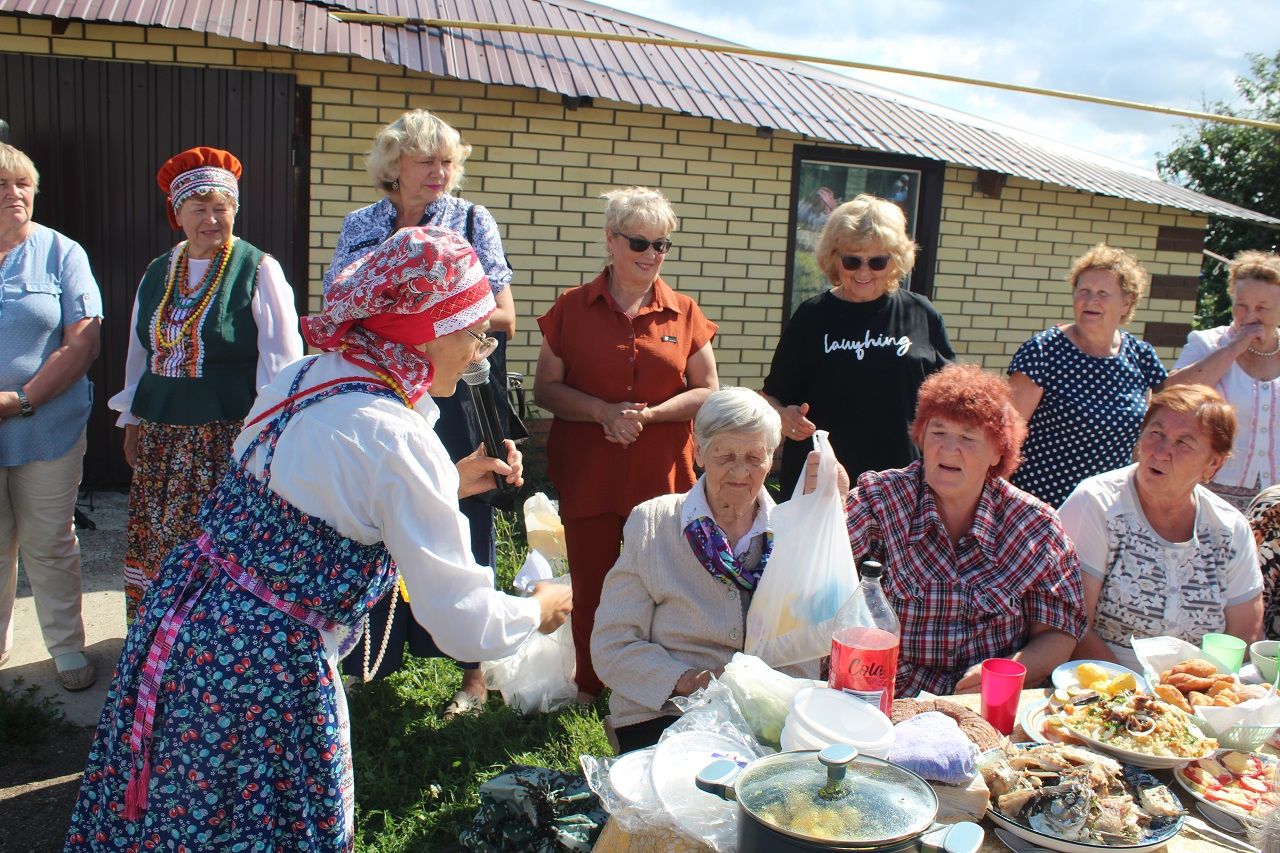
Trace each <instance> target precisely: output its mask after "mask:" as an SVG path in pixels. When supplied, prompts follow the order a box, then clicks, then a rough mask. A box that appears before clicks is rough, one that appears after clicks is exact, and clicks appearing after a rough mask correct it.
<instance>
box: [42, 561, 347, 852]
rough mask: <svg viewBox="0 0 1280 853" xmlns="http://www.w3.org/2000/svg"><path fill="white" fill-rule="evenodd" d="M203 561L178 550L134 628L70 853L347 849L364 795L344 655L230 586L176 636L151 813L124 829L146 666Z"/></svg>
mask: <svg viewBox="0 0 1280 853" xmlns="http://www.w3.org/2000/svg"><path fill="white" fill-rule="evenodd" d="M198 558H199V549H198V547H196V546H195V545H194V544H187V545H186V546H184V547H180V548H178V549H177V550H175V551H174V552H173V553H172V554H171V555H170V557H169V559H168V561H167V562H166V563H165V565H164V566H163V568H162V569H161V572H160V575H159V576H158V577H157V578H156V580H155V583H153V584H152V585H151V586H150V587H149V588H148V589H147V591H146V593H145V594H144V596H143V598H142V601H141V602H140V604H139V607H138V611H137V619H135V620H134V622H133V624H132V625H130V626H129V631H128V634H127V635H126V637H125V641H124V647H123V649H122V650H121V653H120V659H119V662H118V663H117V665H116V669H115V673H114V674H113V676H112V679H111V688H110V690H109V691H108V693H107V700H106V704H105V705H104V707H103V709H102V717H101V719H100V721H99V723H98V729H97V734H96V736H95V738H94V742H93V746H92V747H91V748H90V750H89V758H88V761H87V763H86V766H85V772H84V776H83V777H82V779H81V784H80V794H79V798H78V799H77V802H76V806H75V809H74V810H73V812H72V815H71V822H70V826H69V828H68V830H67V836H66V845H65V848H64V849H65V851H66V853H90V851H94V852H95V853H98V852H100V851H122V853H123V851H129V853H132V851H147V850H157V851H159V850H170V851H182V850H186V851H189V853H197V851H239V850H243V851H263V853H286V852H287V853H296V852H297V851H310V853H344V851H349V850H350V849H351V846H352V843H353V821H352V817H353V815H354V803H355V790H354V780H353V776H352V772H351V758H350V755H351V753H350V723H349V720H348V717H347V708H346V699H345V697H344V695H343V693H342V686H341V683H340V682H339V681H338V678H337V676H336V674H335V671H334V666H335V665H336V663H337V659H336V655H333V654H332V653H331V652H330V651H329V650H328V649H327V648H326V644H325V642H324V639H323V638H322V637H321V635H320V633H319V632H318V631H317V630H315V629H314V628H311V627H309V626H307V625H304V624H302V623H301V622H299V621H297V620H296V619H294V618H292V617H290V616H287V615H285V614H284V613H283V612H282V611H280V610H277V609H276V608H274V607H272V606H270V605H268V604H265V603H263V602H262V601H260V600H259V599H257V598H255V597H254V596H253V595H251V594H250V593H248V592H246V591H245V590H244V589H242V588H241V587H240V586H238V585H237V584H236V583H235V582H234V581H232V580H229V579H228V578H227V577H225V576H219V577H218V578H217V579H216V580H214V581H213V582H212V583H211V584H210V585H209V587H208V588H207V589H206V590H205V591H204V593H203V594H202V596H201V598H200V600H199V603H198V606H197V607H196V608H195V609H194V610H193V611H192V612H191V615H190V616H189V617H188V618H187V619H186V621H185V622H183V623H182V624H181V626H180V627H179V629H178V631H177V632H176V635H175V637H174V645H173V651H172V653H171V654H170V656H169V659H168V665H167V666H166V668H165V671H164V676H163V680H162V681H161V683H160V685H159V696H160V698H159V709H158V711H157V713H156V717H155V729H154V736H153V737H154V739H153V741H152V743H151V753H150V758H151V761H150V765H151V768H152V771H151V775H150V780H149V784H148V785H147V786H146V787H147V790H148V797H147V800H148V802H147V807H146V810H145V812H143V814H142V816H141V817H140V818H139V819H137V820H129V819H127V818H126V810H125V803H126V796H125V795H126V790H127V787H128V782H129V778H130V770H131V768H136V766H137V765H136V764H135V761H136V759H135V757H134V755H133V752H132V749H131V747H130V742H129V737H130V731H131V729H132V726H133V717H134V712H135V710H137V709H138V708H139V703H138V687H139V684H140V682H141V680H142V673H143V668H144V664H145V661H146V659H147V654H148V652H149V651H150V650H151V646H152V644H153V642H154V640H155V637H156V634H157V628H158V626H159V624H160V622H161V620H162V618H163V616H164V614H165V613H166V612H167V611H168V609H169V608H170V607H171V606H172V604H173V602H174V600H175V598H177V597H178V596H179V595H180V594H181V593H182V591H183V589H184V588H185V587H186V586H187V583H188V575H189V572H190V569H191V566H192V565H193V564H194V563H195V561H196V560H197V559H198ZM320 583H321V582H320V581H317V584H318V585H319V584H320ZM134 772H137V771H136V769H135V770H134Z"/></svg>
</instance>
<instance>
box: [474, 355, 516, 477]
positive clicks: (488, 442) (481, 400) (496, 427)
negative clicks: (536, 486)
mask: <svg viewBox="0 0 1280 853" xmlns="http://www.w3.org/2000/svg"><path fill="white" fill-rule="evenodd" d="M462 381H463V382H465V383H466V384H467V390H468V391H470V392H471V403H472V405H474V406H475V408H476V416H477V417H479V419H480V432H481V434H482V435H483V436H484V452H485V453H487V454H489V456H490V457H492V458H493V459H501V460H502V461H503V462H505V461H507V454H506V453H505V452H504V451H505V449H506V446H505V445H504V444H503V443H502V425H501V424H500V423H499V422H498V403H497V401H496V400H495V399H494V397H493V386H492V385H490V384H489V359H487V358H482V359H480V360H479V361H473V362H471V364H470V365H469V366H468V367H467V369H466V370H465V371H464V372H463V374H462ZM493 481H494V483H495V484H496V487H497V489H498V491H499V492H502V493H503V494H509V493H511V492H514V491H515V490H516V487H515V486H513V485H512V484H510V483H508V482H507V481H506V480H505V479H504V478H503V477H501V476H500V475H498V474H494V475H493Z"/></svg>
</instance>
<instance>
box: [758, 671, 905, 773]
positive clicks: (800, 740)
mask: <svg viewBox="0 0 1280 853" xmlns="http://www.w3.org/2000/svg"><path fill="white" fill-rule="evenodd" d="M782 731H783V736H784V737H787V739H788V740H789V741H791V742H793V743H795V744H796V746H795V747H790V748H796V749H822V748H823V747H826V746H830V745H831V744H833V743H845V744H849V745H850V746H853V747H855V748H856V749H857V750H858V752H860V753H862V754H863V755H871V756H875V757H876V758H885V757H887V756H888V755H889V750H890V749H891V748H892V747H893V737H894V733H893V721H892V720H890V719H889V718H888V717H887V716H885V715H884V714H883V713H881V712H880V709H879V708H876V707H875V706H873V705H869V704H867V703H866V702H863V701H861V700H860V699H855V698H854V697H852V696H850V695H848V694H847V693H842V692H840V691H839V690H832V689H830V688H827V687H807V688H805V689H804V690H801V691H799V692H798V693H796V695H795V698H794V699H792V700H791V714H790V715H789V716H788V717H787V724H786V726H785V727H784V728H783V730H782ZM788 732H789V736H788ZM783 748H784V749H787V748H789V747H787V745H786V744H785V743H784V744H783Z"/></svg>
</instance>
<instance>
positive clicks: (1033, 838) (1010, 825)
mask: <svg viewBox="0 0 1280 853" xmlns="http://www.w3.org/2000/svg"><path fill="white" fill-rule="evenodd" d="M1025 746H1030V744H1025ZM994 751H995V750H988V751H987V752H985V753H983V755H982V757H981V758H979V759H978V761H979V764H981V763H982V761H983V760H984V759H985V758H987V757H988V756H989V755H990V754H991V753H992V752H994ZM1175 799H1176V798H1175ZM987 817H989V818H991V822H992V823H994V824H995V825H996V826H998V827H1000V828H1002V829H1004V830H1005V831H1006V832H1011V833H1013V834H1014V835H1016V836H1018V837H1019V838H1021V839H1023V840H1024V841H1029V842H1031V843H1032V844H1034V845H1036V846H1038V847H1047V848H1048V849H1050V850H1057V851H1060V853H1098V851H1124V853H1140V851H1143V850H1155V849H1157V848H1159V847H1161V846H1163V845H1165V844H1167V843H1168V842H1169V839H1171V838H1173V837H1174V836H1175V835H1177V834H1178V832H1179V831H1180V830H1181V829H1182V823H1183V819H1182V818H1178V819H1177V820H1176V821H1175V822H1173V823H1172V824H1170V825H1169V826H1167V827H1166V828H1165V829H1164V830H1162V831H1161V832H1160V833H1159V834H1158V835H1153V836H1151V837H1150V838H1149V839H1147V840H1146V841H1142V842H1139V843H1137V844H1088V843H1085V842H1082V841H1067V840H1066V839H1065V838H1058V837H1056V836H1053V835H1045V834H1044V833H1043V832H1036V831H1035V830H1034V829H1032V828H1031V827H1029V826H1023V825H1022V824H1020V823H1018V822H1017V821H1015V820H1013V818H1010V817H1006V816H1005V815H1002V814H1000V813H999V812H998V811H996V809H995V803H994V802H993V803H992V804H991V805H989V806H988V807H987Z"/></svg>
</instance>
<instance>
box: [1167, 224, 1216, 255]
mask: <svg viewBox="0 0 1280 853" xmlns="http://www.w3.org/2000/svg"><path fill="white" fill-rule="evenodd" d="M1203 250H1204V229H1203V228H1177V227H1175V226H1173V225H1161V226H1160V231H1159V233H1158V234H1157V235H1156V251H1157V252H1188V253H1190V252H1194V253H1195V254H1197V255H1198V254H1200V252H1201V251H1203Z"/></svg>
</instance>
